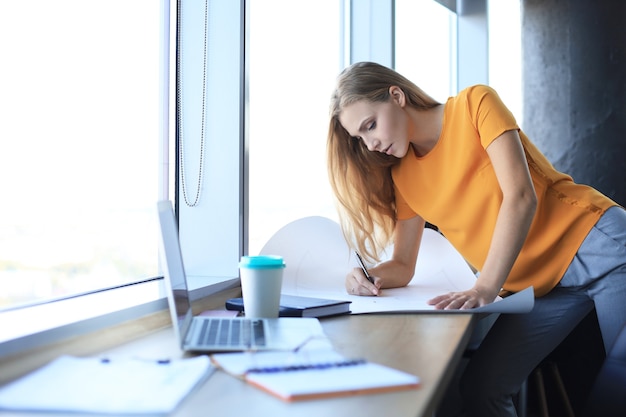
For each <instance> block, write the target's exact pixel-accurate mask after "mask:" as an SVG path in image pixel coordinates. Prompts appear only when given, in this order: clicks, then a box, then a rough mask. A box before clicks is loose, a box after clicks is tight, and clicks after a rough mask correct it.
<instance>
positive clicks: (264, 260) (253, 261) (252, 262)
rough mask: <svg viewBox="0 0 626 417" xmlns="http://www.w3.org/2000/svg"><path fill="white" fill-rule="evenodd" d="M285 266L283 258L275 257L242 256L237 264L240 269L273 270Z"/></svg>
mask: <svg viewBox="0 0 626 417" xmlns="http://www.w3.org/2000/svg"><path fill="white" fill-rule="evenodd" d="M285 266H286V265H285V262H284V261H283V257H282V256H276V255H258V256H242V257H241V262H239V267H240V268H250V269H275V268H284V267H285Z"/></svg>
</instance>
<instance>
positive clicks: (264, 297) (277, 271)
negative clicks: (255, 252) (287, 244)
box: [239, 255, 285, 318]
mask: <svg viewBox="0 0 626 417" xmlns="http://www.w3.org/2000/svg"><path fill="white" fill-rule="evenodd" d="M284 269H285V262H284V261H283V258H282V257H281V256H273V255H259V256H242V257H241V262H239V275H240V277H241V292H242V294H243V310H244V314H245V316H246V317H252V318H276V317H278V311H279V308H280V291H281V288H282V285H283V270H284Z"/></svg>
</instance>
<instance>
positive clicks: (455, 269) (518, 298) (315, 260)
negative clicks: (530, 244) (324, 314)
mask: <svg viewBox="0 0 626 417" xmlns="http://www.w3.org/2000/svg"><path fill="white" fill-rule="evenodd" d="M261 253H262V254H274V255H281V256H282V257H283V258H284V260H285V263H286V265H287V267H286V268H285V271H284V275H283V287H282V292H283V293H284V294H289V295H299V296H305V297H318V298H329V299H335V300H348V301H352V304H351V307H350V309H351V311H352V313H353V314H362V313H380V312H428V313H451V312H452V313H468V312H473V313H493V312H495V313H523V312H528V311H530V310H531V309H532V307H533V305H534V295H533V291H532V287H530V288H528V289H526V290H524V291H521V292H519V293H517V294H514V295H512V296H509V297H507V298H506V299H504V300H500V299H498V301H496V302H494V303H491V304H489V305H487V306H484V307H480V308H475V309H472V310H435V309H434V308H433V306H431V305H428V304H427V301H428V300H429V299H431V298H433V297H435V296H437V295H441V294H445V293H448V292H450V291H462V290H466V289H469V288H471V287H472V285H473V284H474V282H475V281H476V277H475V275H474V273H473V272H472V270H471V269H470V267H469V265H468V264H467V263H466V262H465V260H464V259H463V257H462V256H461V255H460V254H459V253H458V251H457V250H456V249H454V247H453V246H452V245H451V244H450V242H448V240H447V239H445V238H444V237H443V236H442V235H441V234H440V233H438V232H436V231H434V230H431V229H425V230H424V234H423V237H422V243H421V245H420V252H419V257H418V260H417V263H416V268H415V275H414V277H413V279H412V280H411V282H410V284H409V285H408V286H406V287H402V288H394V289H385V290H382V291H381V294H380V295H378V296H376V297H360V296H353V295H350V294H348V293H347V292H346V290H345V286H344V282H345V277H346V275H347V274H348V272H349V271H350V270H351V269H352V268H353V267H355V266H357V265H358V264H357V261H356V259H355V256H354V255H353V254H352V253H351V252H350V250H349V248H348V245H347V243H346V242H345V240H344V238H343V235H342V233H341V229H340V227H339V224H337V223H336V222H334V221H332V220H330V219H327V218H324V217H317V216H314V217H306V218H303V219H299V220H296V221H294V222H292V223H289V224H288V225H286V226H284V227H283V228H282V229H280V230H279V231H278V232H277V233H276V234H275V235H274V236H273V237H272V238H271V239H270V240H269V241H268V242H267V244H266V245H265V246H264V247H263V249H262V251H261Z"/></svg>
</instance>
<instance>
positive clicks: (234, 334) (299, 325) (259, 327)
mask: <svg viewBox="0 0 626 417" xmlns="http://www.w3.org/2000/svg"><path fill="white" fill-rule="evenodd" d="M157 206H158V214H159V224H160V229H161V233H160V241H161V245H160V250H161V256H160V259H161V265H162V269H163V271H164V274H165V286H166V289H167V296H168V303H169V307H170V314H171V315H172V326H173V327H174V332H175V334H176V337H177V338H178V339H179V341H180V347H181V349H182V350H184V351H198V352H241V351H263V350H294V349H296V348H297V347H299V346H301V345H302V344H303V343H306V342H307V341H308V340H310V339H313V338H320V337H322V338H323V337H324V332H323V330H322V326H321V324H320V323H319V320H318V319H316V318H301V317H298V318H295V317H281V318H276V319H269V318H263V319H253V318H245V317H211V316H196V317H194V316H193V314H192V311H191V300H190V297H189V291H188V285H187V278H186V275H185V268H184V266H183V259H182V253H181V250H180V242H179V238H178V227H177V225H176V217H175V216H174V209H173V207H172V203H171V202H170V201H167V200H166V201H160V202H158V204H157Z"/></svg>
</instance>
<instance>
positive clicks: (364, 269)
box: [354, 251, 374, 284]
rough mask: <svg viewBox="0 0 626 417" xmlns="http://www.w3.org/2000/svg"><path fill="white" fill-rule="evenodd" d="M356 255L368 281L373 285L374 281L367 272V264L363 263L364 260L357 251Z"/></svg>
mask: <svg viewBox="0 0 626 417" xmlns="http://www.w3.org/2000/svg"><path fill="white" fill-rule="evenodd" d="M354 254H355V255H356V260H357V262H358V263H359V266H360V267H361V269H362V270H363V273H364V274H365V278H367V280H368V281H369V282H371V283H372V284H373V283H374V279H373V278H372V277H371V276H370V274H369V272H367V268H366V267H365V264H364V263H363V259H362V258H361V255H359V252H357V251H354Z"/></svg>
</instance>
